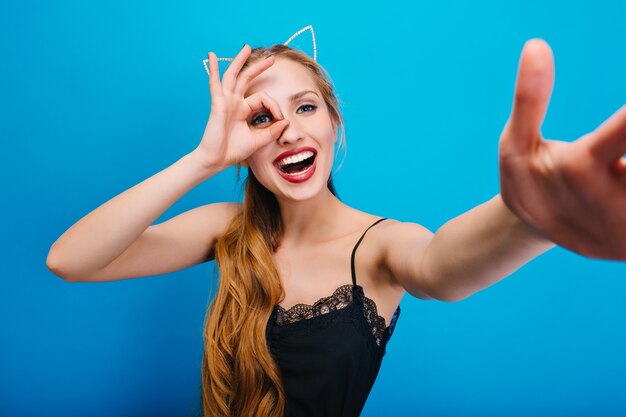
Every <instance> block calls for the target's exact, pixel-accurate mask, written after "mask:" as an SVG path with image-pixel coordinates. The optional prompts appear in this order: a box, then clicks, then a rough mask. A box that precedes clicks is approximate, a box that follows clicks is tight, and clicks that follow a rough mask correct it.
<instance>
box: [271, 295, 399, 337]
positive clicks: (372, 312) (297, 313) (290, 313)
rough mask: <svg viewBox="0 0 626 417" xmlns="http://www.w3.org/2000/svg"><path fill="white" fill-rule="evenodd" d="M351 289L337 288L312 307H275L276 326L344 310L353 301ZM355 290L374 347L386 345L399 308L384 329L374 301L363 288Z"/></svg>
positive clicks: (301, 305)
mask: <svg viewBox="0 0 626 417" xmlns="http://www.w3.org/2000/svg"><path fill="white" fill-rule="evenodd" d="M352 287H353V286H352V284H346V285H342V286H341V287H339V288H337V289H336V290H335V292H334V293H333V294H332V295H329V296H327V297H322V298H320V299H319V300H317V301H316V302H315V303H313V305H308V304H296V305H294V306H293V307H291V308H289V309H288V310H286V309H284V308H283V307H281V306H280V305H277V306H276V310H277V314H276V325H278V326H283V325H285V324H291V323H296V322H298V321H302V320H307V319H310V318H313V317H316V316H319V315H322V314H327V313H330V312H331V311H337V310H341V309H343V308H346V307H348V306H349V305H350V304H351V303H352V301H353V297H352ZM356 288H357V289H358V291H357V294H358V295H359V296H360V297H361V299H362V300H363V301H364V302H363V310H364V314H365V318H366V319H367V322H368V323H369V325H370V328H371V329H372V334H373V335H374V339H375V340H376V345H378V346H379V347H381V346H383V345H384V344H386V343H387V341H388V340H389V338H390V337H391V335H392V334H393V329H394V328H395V325H396V321H397V320H398V316H399V314H400V306H398V308H397V309H396V311H395V312H394V314H393V316H392V318H391V324H390V325H389V326H388V327H385V318H384V317H382V316H379V315H378V309H377V308H376V303H375V302H374V300H372V299H370V298H367V297H366V296H365V294H364V293H363V287H361V286H360V285H356Z"/></svg>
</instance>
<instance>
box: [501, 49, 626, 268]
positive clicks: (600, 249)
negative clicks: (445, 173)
mask: <svg viewBox="0 0 626 417" xmlns="http://www.w3.org/2000/svg"><path fill="white" fill-rule="evenodd" d="M553 84H554V61H553V56H552V51H551V49H550V47H549V46H548V44H547V43H545V42H544V41H542V40H539V39H533V40H530V41H528V42H527V43H526V44H525V45H524V48H523V50H522V54H521V58H520V62H519V68H518V74H517V82H516V86H515V95H514V102H513V110H512V112H511V116H510V118H509V120H508V121H507V123H506V125H505V127H504V130H503V132H502V135H501V137H500V147H499V165H500V188H501V196H502V199H503V201H504V203H505V204H506V205H507V207H508V208H509V209H510V210H511V211H512V212H513V213H515V214H516V215H517V216H518V217H519V218H520V219H522V221H524V222H525V223H526V224H527V225H529V226H530V227H531V228H533V229H534V230H535V231H536V232H537V233H538V234H539V235H540V236H542V237H544V238H546V239H548V240H550V241H552V242H554V243H556V244H557V245H560V246H562V247H564V248H566V249H569V250H571V251H573V252H576V253H578V254H580V255H583V256H586V257H590V258H598V259H610V260H622V261H626V158H624V157H623V155H624V153H626V106H622V107H621V108H620V109H619V110H618V111H617V112H615V113H614V114H613V115H612V116H611V117H610V118H608V119H607V120H606V121H604V123H602V124H601V125H600V126H599V127H598V128H596V129H595V130H594V131H593V132H590V133H588V134H586V135H583V136H582V137H580V138H579V139H578V140H576V141H574V142H563V141H557V140H547V139H543V138H542V136H541V124H542V122H543V119H544V117H545V114H546V110H547V108H548V103H549V101H550V95H551V93H552V87H553Z"/></svg>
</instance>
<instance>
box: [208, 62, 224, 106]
mask: <svg viewBox="0 0 626 417" xmlns="http://www.w3.org/2000/svg"><path fill="white" fill-rule="evenodd" d="M209 89H210V91H211V96H221V95H222V85H221V84H220V68H219V66H218V65H217V57H216V56H215V54H214V53H213V52H209Z"/></svg>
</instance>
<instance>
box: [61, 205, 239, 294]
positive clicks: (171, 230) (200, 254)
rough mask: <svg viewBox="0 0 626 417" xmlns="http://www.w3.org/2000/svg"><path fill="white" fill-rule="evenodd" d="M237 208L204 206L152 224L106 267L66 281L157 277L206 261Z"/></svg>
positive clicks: (212, 256) (212, 253)
mask: <svg viewBox="0 0 626 417" xmlns="http://www.w3.org/2000/svg"><path fill="white" fill-rule="evenodd" d="M240 207H241V204H240V203H231V202H224V203H213V204H206V205H204V206H200V207H196V208H194V209H191V210H188V211H186V212H184V213H181V214H179V215H177V216H175V217H173V218H171V219H169V220H167V221H164V222H161V223H158V224H153V225H151V226H149V227H148V228H147V229H146V230H145V231H144V232H143V233H142V234H141V235H140V236H139V237H138V238H137V239H136V240H135V241H134V242H133V243H132V244H131V245H130V246H129V247H128V248H127V249H126V250H125V251H124V252H122V253H121V254H120V256H118V257H117V258H115V259H114V260H113V261H112V262H111V263H110V264H108V265H107V266H106V267H104V268H102V269H100V270H98V271H95V272H93V273H90V274H88V275H87V276H80V277H76V278H75V279H70V280H69V281H87V282H101V281H114V280H121V279H129V278H139V277H146V276H153V275H161V274H167V273H169V272H174V271H178V270H181V269H185V268H189V267H191V266H194V265H197V264H200V263H203V262H207V261H210V260H212V259H214V249H215V243H216V242H217V239H218V238H219V237H220V236H221V234H222V233H223V231H224V229H225V227H226V225H227V224H228V223H229V222H230V220H231V219H232V218H233V217H234V216H235V215H236V214H237V213H238V212H239V211H240Z"/></svg>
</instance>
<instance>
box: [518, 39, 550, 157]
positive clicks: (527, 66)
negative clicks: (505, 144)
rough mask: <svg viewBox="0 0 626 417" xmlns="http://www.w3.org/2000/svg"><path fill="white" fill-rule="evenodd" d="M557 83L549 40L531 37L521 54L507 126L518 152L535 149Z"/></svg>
mask: <svg viewBox="0 0 626 417" xmlns="http://www.w3.org/2000/svg"><path fill="white" fill-rule="evenodd" d="M553 85H554V58H553V56H552V50H551V49H550V46H548V44H547V43H546V42H545V41H543V40H541V39H531V40H529V41H528V42H526V44H525V45H524V48H523V50H522V54H521V57H520V62H519V67H518V72H517V81H516V83H515V94H514V99H513V110H512V112H511V117H510V118H509V121H508V122H507V130H508V132H509V133H511V134H512V135H510V136H511V138H512V139H513V140H515V141H516V142H517V143H516V144H515V146H516V148H517V150H518V151H519V152H530V151H532V150H533V149H536V147H537V142H539V141H540V140H541V125H542V123H543V120H544V118H545V115H546V111H547V109H548V103H549V102H550V95H551V94H552V87H553Z"/></svg>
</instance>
